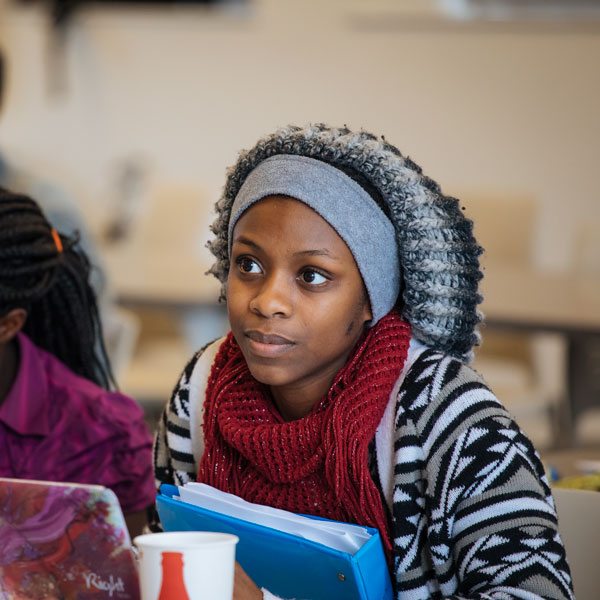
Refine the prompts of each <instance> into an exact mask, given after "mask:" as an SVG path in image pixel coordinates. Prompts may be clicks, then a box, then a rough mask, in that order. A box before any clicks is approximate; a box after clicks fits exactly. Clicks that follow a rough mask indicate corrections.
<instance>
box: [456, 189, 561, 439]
mask: <svg viewBox="0 0 600 600" xmlns="http://www.w3.org/2000/svg"><path fill="white" fill-rule="evenodd" d="M462 199H463V201H464V204H465V205H466V215H467V216H468V217H469V218H471V219H473V221H474V223H475V226H474V233H475V236H476V238H477V240H478V242H479V243H480V244H481V245H482V246H483V248H484V249H485V253H484V255H483V256H482V261H481V262H482V267H483V269H484V276H485V275H486V272H487V273H488V275H489V276H493V269H494V264H495V263H501V264H509V265H517V266H519V265H522V264H524V263H525V264H531V262H532V256H533V243H534V240H535V237H536V223H537V212H538V208H537V203H536V201H535V199H534V198H532V197H531V196H527V195H523V196H521V195H514V194H500V193H498V192H494V193H485V192H484V193H482V194H477V195H474V194H466V195H464V194H463V195H462ZM483 311H484V313H485V304H484V306H483ZM481 332H482V336H483V341H482V345H481V347H480V348H477V349H476V350H475V361H474V364H473V366H474V368H475V369H476V370H477V371H478V372H479V373H481V375H482V376H483V377H484V379H485V380H486V382H487V383H488V385H489V386H490V387H491V388H492V390H493V391H494V393H495V394H496V396H497V397H498V398H499V400H500V401H501V402H502V403H503V404H504V406H506V408H507V409H508V410H509V412H510V413H511V414H512V415H513V416H514V418H515V419H516V421H517V423H518V424H519V425H520V427H521V428H522V429H523V430H524V431H525V433H526V434H527V435H528V436H529V438H530V439H531V440H532V442H533V443H534V445H535V446H536V448H538V449H545V448H549V447H552V446H554V445H556V443H557V439H558V437H559V421H560V419H561V418H562V416H563V415H562V409H563V407H564V403H563V400H564V398H565V392H564V390H565V355H566V347H565V343H564V340H563V339H562V338H561V336H559V335H556V334H545V333H535V334H532V333H529V332H522V331H512V330H510V331H509V330H499V329H496V328H486V327H485V325H484V326H483V327H482V329H481Z"/></svg>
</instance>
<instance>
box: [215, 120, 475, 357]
mask: <svg viewBox="0 0 600 600" xmlns="http://www.w3.org/2000/svg"><path fill="white" fill-rule="evenodd" d="M276 154H295V155H300V156H308V157H312V158H315V159H318V160H322V161H324V162H327V163H329V164H331V165H333V166H336V167H338V168H340V169H349V170H352V171H353V172H355V173H357V174H359V175H360V176H362V177H363V178H364V179H365V180H367V181H368V182H369V184H370V185H372V186H373V188H374V189H375V190H376V191H377V192H378V193H379V194H380V195H381V197H382V198H383V201H384V202H385V204H386V205H387V208H388V212H389V213H390V218H391V221H392V223H393V225H394V228H395V230H396V240H397V243H398V256H399V259H400V265H401V277H402V292H401V303H400V304H401V307H402V311H403V315H404V317H405V318H406V319H407V320H408V321H409V322H410V325H411V328H412V332H413V335H414V336H415V338H416V339H418V340H419V341H421V342H423V343H425V344H427V345H428V346H430V347H431V348H434V349H437V350H440V351H443V352H446V353H447V354H449V355H451V356H455V357H457V358H460V359H462V360H466V361H469V360H471V359H472V356H473V355H472V349H473V346H474V345H477V344H479V341H480V336H479V333H478V331H477V324H478V323H479V322H480V321H481V320H482V315H481V313H480V312H479V311H478V310H477V305H478V304H479V303H480V302H481V301H482V297H481V295H480V294H479V293H478V283H479V280H480V279H481V277H482V274H481V271H480V269H479V255H480V254H481V251H482V250H481V247H480V246H479V245H478V244H477V242H476V240H475V238H474V236H473V231H472V229H473V223H472V222H471V221H470V220H469V219H467V218H466V217H465V216H464V214H463V213H462V211H461V209H460V206H459V203H458V200H457V199H456V198H452V197H450V196H445V195H444V194H442V192H441V190H440V187H439V186H438V184H437V183H435V182H434V181H433V180H431V179H430V178H428V177H426V176H425V175H423V173H422V170H421V168H420V167H419V166H418V165H416V164H415V163H414V162H413V161H412V160H410V159H409V158H407V157H404V156H403V155H402V154H401V152H400V151H399V150H398V149H397V148H395V147H394V146H392V145H391V144H389V143H388V142H387V141H386V140H385V139H383V138H381V139H379V138H377V137H375V136H374V135H372V134H370V133H367V132H364V131H359V132H352V131H350V130H349V129H347V128H345V127H343V128H334V127H330V126H327V125H323V124H317V125H310V126H307V127H304V128H301V127H295V126H289V127H286V128H282V129H280V130H278V131H276V132H275V133H273V134H271V135H268V136H266V137H264V138H262V139H260V140H259V141H258V143H257V144H256V145H255V146H254V147H253V148H252V149H250V150H247V151H243V152H242V153H241V154H240V156H239V158H238V160H237V162H236V164H235V165H234V166H233V167H231V169H229V171H228V174H227V181H226V184H225V188H224V191H223V194H222V196H221V198H220V199H219V201H218V202H217V204H216V212H217V219H216V220H215V222H214V223H213V225H212V232H213V233H214V234H215V238H214V239H213V240H212V241H211V242H209V244H208V246H209V248H210V249H211V251H212V252H213V254H214V255H215V256H216V259H217V260H216V263H215V264H214V265H213V267H212V268H211V269H210V272H211V273H213V274H214V275H215V276H216V277H218V278H219V280H220V281H221V282H222V283H223V288H222V294H221V298H222V299H224V298H225V282H226V280H227V274H228V271H229V252H228V225H229V217H230V213H231V207H232V205H233V201H234V199H235V197H236V195H237V194H238V192H239V190H240V188H241V186H242V185H243V183H244V181H245V179H246V177H247V176H248V174H249V173H250V172H251V171H252V170H253V169H254V168H255V167H256V166H257V165H258V164H260V163H261V162H262V161H263V160H265V159H266V158H268V157H269V156H273V155H276ZM356 218H357V219H360V218H361V215H360V214H357V215H356Z"/></svg>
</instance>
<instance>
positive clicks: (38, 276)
mask: <svg viewBox="0 0 600 600" xmlns="http://www.w3.org/2000/svg"><path fill="white" fill-rule="evenodd" d="M89 270H90V269H89V263H88V260H87V258H86V256H85V255H84V254H83V253H82V251H81V250H79V248H78V246H77V240H74V239H69V238H66V237H64V236H62V235H61V234H59V233H58V232H57V231H56V230H55V229H53V228H52V227H51V226H50V224H49V223H48V221H47V220H46V218H45V216H44V214H43V213H42V211H41V210H40V208H39V206H38V205H37V204H36V203H35V202H34V201H33V200H32V199H30V198H28V197H26V196H22V195H19V194H14V193H11V192H9V191H7V190H5V189H2V188H0V444H1V445H2V448H3V451H2V453H0V477H16V478H23V479H40V480H49V481H71V482H79V483H97V484H103V485H105V486H107V487H110V488H112V489H113V490H114V491H115V493H116V494H117V496H118V498H119V501H120V503H121V507H122V509H123V512H124V513H125V516H126V519H127V522H128V526H129V528H130V532H131V533H132V534H135V533H138V532H140V531H141V529H142V527H143V525H144V523H145V522H146V510H147V509H148V507H150V506H152V505H153V503H154V497H155V488H154V481H153V476H152V457H151V452H152V450H151V447H152V437H151V435H150V432H149V431H148V427H147V426H146V423H145V421H144V415H143V411H142V410H141V408H140V407H139V406H138V405H137V404H136V403H135V402H134V401H133V400H132V399H130V398H127V397H126V396H123V395H122V394H120V393H117V392H111V391H109V386H110V384H111V383H112V374H111V370H110V365H109V362H108V359H107V357H106V353H105V351H104V345H103V342H102V329H101V325H100V321H99V318H98V310H97V307H96V300H95V297H94V292H93V290H92V288H91V287H90V284H89Z"/></svg>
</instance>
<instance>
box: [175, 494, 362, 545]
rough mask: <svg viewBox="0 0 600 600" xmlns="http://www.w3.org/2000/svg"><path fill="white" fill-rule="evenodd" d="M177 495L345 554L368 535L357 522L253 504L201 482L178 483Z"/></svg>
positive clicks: (196, 503) (191, 502)
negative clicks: (318, 517)
mask: <svg viewBox="0 0 600 600" xmlns="http://www.w3.org/2000/svg"><path fill="white" fill-rule="evenodd" d="M179 495H180V499H181V500H182V501H183V502H187V503H188V504H193V505H195V506H202V507H203V508H207V509H208V510H212V511H215V512H219V513H222V514H226V515H229V516H231V517H236V518H238V519H243V520H245V521H251V522H252V523H257V524H260V525H264V526H266V527H272V528H273V529H278V530H279V531H285V532H287V533H291V534H293V535H296V536H299V537H303V538H305V539H308V540H312V541H315V542H318V543H320V544H323V545H325V546H329V547H330V548H335V549H336V550H341V551H342V552H348V553H349V554H354V553H355V552H356V551H357V550H358V549H359V548H361V547H362V545H363V544H364V543H365V542H366V541H367V540H368V539H369V538H370V537H371V535H370V534H369V533H368V531H367V530H366V528H365V527H361V526H360V525H352V524H350V523H340V522H339V521H329V520H327V521H320V520H318V519H311V518H309V517H303V516H302V515H297V514H295V513H292V512H288V511H286V510H281V509H278V508H272V507H270V506H263V505H262V504H253V503H252V502H247V501H246V500H243V499H242V498H239V497H238V496H234V495H233V494H228V493H226V492H222V491H220V490H217V489H216V488H214V487H212V486H210V485H206V484H205V483H197V482H190V483H186V484H185V485H184V486H180V487H179Z"/></svg>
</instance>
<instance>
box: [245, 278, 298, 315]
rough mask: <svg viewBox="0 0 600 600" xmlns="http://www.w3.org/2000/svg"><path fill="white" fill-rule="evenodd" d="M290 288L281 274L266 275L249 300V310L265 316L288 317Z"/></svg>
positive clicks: (290, 303)
mask: <svg viewBox="0 0 600 600" xmlns="http://www.w3.org/2000/svg"><path fill="white" fill-rule="evenodd" d="M291 294H292V290H291V289H290V285H289V283H288V282H287V281H286V280H285V278H284V277H283V276H277V275H271V276H270V277H266V278H265V279H264V281H263V284H262V285H261V286H260V288H259V289H258V290H257V293H256V295H255V296H254V297H253V298H252V299H251V300H250V310H251V311H252V312H254V313H255V314H258V315H260V316H262V317H265V318H272V317H275V316H280V317H288V316H290V314H291V309H292V297H291Z"/></svg>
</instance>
